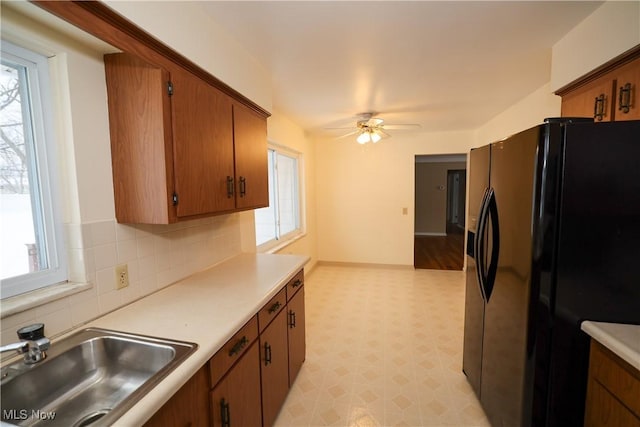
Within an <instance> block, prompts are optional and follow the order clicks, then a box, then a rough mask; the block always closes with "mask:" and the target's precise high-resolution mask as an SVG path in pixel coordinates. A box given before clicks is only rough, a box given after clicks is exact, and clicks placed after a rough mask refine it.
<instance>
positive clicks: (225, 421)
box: [220, 398, 231, 427]
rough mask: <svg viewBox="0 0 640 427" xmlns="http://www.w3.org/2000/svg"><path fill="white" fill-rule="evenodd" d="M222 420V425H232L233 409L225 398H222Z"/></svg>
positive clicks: (225, 426)
mask: <svg viewBox="0 0 640 427" xmlns="http://www.w3.org/2000/svg"><path fill="white" fill-rule="evenodd" d="M220 422H221V423H222V427H231V410H230V409H229V403H228V402H225V400H224V398H222V399H220Z"/></svg>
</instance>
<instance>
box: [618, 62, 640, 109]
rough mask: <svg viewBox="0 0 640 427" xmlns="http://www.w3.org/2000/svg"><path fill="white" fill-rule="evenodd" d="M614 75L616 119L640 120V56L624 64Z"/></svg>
mask: <svg viewBox="0 0 640 427" xmlns="http://www.w3.org/2000/svg"><path fill="white" fill-rule="evenodd" d="M613 75H614V78H615V81H616V86H615V87H616V94H615V101H614V102H615V107H614V108H615V112H614V115H615V120H616V121H623V120H639V119H640V105H638V102H639V101H640V100H639V99H638V95H639V93H638V88H639V87H640V58H638V59H636V60H635V61H632V62H630V63H628V64H626V65H623V66H622V67H620V68H619V69H617V70H616V71H614V73H613ZM624 106H626V107H627V108H624Z"/></svg>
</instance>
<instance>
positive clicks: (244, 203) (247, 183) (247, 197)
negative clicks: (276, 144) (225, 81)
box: [233, 103, 269, 209]
mask: <svg viewBox="0 0 640 427" xmlns="http://www.w3.org/2000/svg"><path fill="white" fill-rule="evenodd" d="M233 129H234V144H235V145H234V148H235V166H236V191H237V195H236V208H238V209H249V208H259V207H264V206H268V205H269V180H268V163H267V121H266V119H265V118H264V117H261V116H260V115H258V114H256V113H255V112H254V111H253V110H251V109H249V108H247V107H245V106H244V105H242V104H239V103H234V105H233Z"/></svg>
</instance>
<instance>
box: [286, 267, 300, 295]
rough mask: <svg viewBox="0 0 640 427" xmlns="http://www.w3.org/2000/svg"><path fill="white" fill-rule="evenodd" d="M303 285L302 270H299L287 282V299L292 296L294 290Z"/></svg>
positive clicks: (296, 290)
mask: <svg viewBox="0 0 640 427" xmlns="http://www.w3.org/2000/svg"><path fill="white" fill-rule="evenodd" d="M302 285H304V270H300V271H299V272H298V273H296V275H295V276H293V278H292V279H291V280H289V282H288V283H287V301H289V300H291V298H293V295H295V293H296V292H298V290H299V289H301V288H302Z"/></svg>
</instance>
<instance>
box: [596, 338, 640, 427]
mask: <svg viewBox="0 0 640 427" xmlns="http://www.w3.org/2000/svg"><path fill="white" fill-rule="evenodd" d="M589 376H590V378H593V380H595V381H597V382H598V383H600V384H601V385H602V386H603V387H605V388H606V389H607V390H609V392H610V393H611V394H613V395H615V396H616V398H617V399H619V400H620V402H622V404H624V405H625V406H627V407H628V408H629V410H630V411H633V412H635V414H636V416H638V417H640V372H638V370H636V369H634V368H633V367H632V366H631V365H629V364H628V363H626V362H625V361H623V360H622V359H620V358H619V357H618V356H616V355H615V354H613V353H612V352H611V351H610V350H608V349H606V348H605V347H603V346H602V345H601V344H599V343H597V342H594V341H592V342H591V353H590V359H589Z"/></svg>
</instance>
